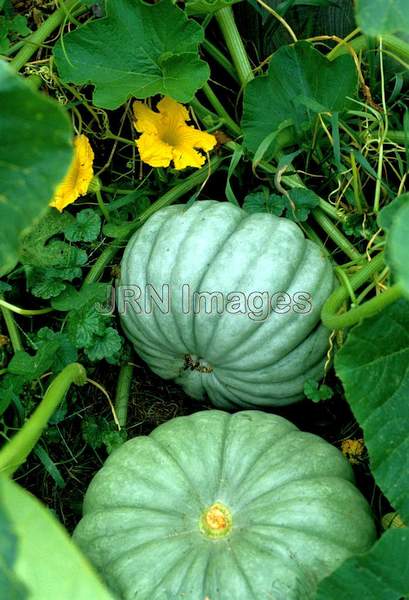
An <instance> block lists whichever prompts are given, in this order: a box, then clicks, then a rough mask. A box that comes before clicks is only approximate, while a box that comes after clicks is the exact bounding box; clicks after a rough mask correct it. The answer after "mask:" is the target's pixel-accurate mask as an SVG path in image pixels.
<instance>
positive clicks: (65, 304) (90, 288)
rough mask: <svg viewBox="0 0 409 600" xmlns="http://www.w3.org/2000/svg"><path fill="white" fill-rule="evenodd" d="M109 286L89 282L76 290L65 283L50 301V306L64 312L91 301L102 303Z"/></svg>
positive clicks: (105, 298) (106, 296)
mask: <svg viewBox="0 0 409 600" xmlns="http://www.w3.org/2000/svg"><path fill="white" fill-rule="evenodd" d="M110 288H111V286H110V285H109V284H107V283H89V284H85V285H83V287H82V288H81V289H80V290H76V289H75V288H74V286H72V285H69V284H67V285H66V288H65V290H64V291H63V292H62V293H61V294H60V295H59V296H58V297H57V298H54V299H53V300H52V301H51V306H52V307H53V308H54V309H55V310H61V311H63V312H65V311H69V310H75V309H79V308H81V307H82V306H84V305H85V304H89V303H90V302H91V301H92V302H94V303H97V302H99V303H102V302H105V301H106V300H107V298H108V291H109V289H110Z"/></svg>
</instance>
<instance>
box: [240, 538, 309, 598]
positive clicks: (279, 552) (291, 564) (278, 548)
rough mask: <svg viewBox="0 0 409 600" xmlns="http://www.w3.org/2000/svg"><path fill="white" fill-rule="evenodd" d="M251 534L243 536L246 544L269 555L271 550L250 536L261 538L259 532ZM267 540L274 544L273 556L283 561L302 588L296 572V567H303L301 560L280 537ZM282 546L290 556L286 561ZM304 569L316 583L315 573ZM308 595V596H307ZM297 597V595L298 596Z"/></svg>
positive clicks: (303, 585)
mask: <svg viewBox="0 0 409 600" xmlns="http://www.w3.org/2000/svg"><path fill="white" fill-rule="evenodd" d="M250 533H251V534H252V535H250V536H247V535H246V536H245V540H246V544H248V545H250V546H252V547H253V548H255V549H256V550H257V552H259V553H262V554H265V555H271V550H269V549H267V548H266V547H265V546H263V545H262V546H260V545H259V544H257V543H256V541H255V540H254V539H253V537H252V536H254V537H256V538H259V539H260V538H261V537H262V536H259V534H257V533H253V532H250ZM264 537H265V536H264ZM268 539H269V541H273V543H274V546H275V552H276V554H275V556H276V557H277V558H278V559H279V560H280V562H282V563H283V562H284V563H285V566H286V567H287V568H288V569H290V570H291V572H292V573H294V575H295V578H296V580H297V582H298V583H299V584H300V585H302V587H303V588H305V583H306V582H305V581H303V582H302V584H301V581H300V579H299V573H298V572H297V569H303V566H302V564H301V562H300V561H299V560H298V559H297V558H296V557H295V555H294V553H293V551H292V549H291V547H290V546H289V545H288V544H287V543H286V542H285V541H284V540H282V539H281V538H278V539H277V538H274V537H271V536H269V538H268ZM283 548H285V550H286V552H287V554H288V555H289V556H291V560H290V561H287V560H286V559H287V556H286V554H285V553H284V552H283ZM303 571H304V575H305V576H307V575H309V578H310V580H313V582H314V583H313V585H314V586H315V584H316V579H317V578H316V576H315V574H311V573H306V572H305V570H304V569H303ZM273 583H274V582H273ZM273 591H277V590H273ZM308 597H309V596H308ZM298 598H299V596H298ZM256 600H260V599H259V598H256ZM274 600H287V598H284V597H283V596H281V597H280V598H278V597H274ZM301 600H304V599H303V598H302V599H301Z"/></svg>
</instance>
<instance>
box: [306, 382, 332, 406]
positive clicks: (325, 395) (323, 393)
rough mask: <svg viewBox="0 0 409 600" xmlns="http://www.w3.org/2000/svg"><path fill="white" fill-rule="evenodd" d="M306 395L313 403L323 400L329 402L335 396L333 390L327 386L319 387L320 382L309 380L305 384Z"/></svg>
mask: <svg viewBox="0 0 409 600" xmlns="http://www.w3.org/2000/svg"><path fill="white" fill-rule="evenodd" d="M304 394H305V395H306V396H307V398H308V399H309V400H312V401H313V402H321V400H329V399H330V398H332V396H333V395H334V392H333V391H332V389H331V388H330V387H329V386H328V385H325V383H323V384H321V385H319V383H318V381H315V380H314V379H308V380H307V381H306V382H305V384H304Z"/></svg>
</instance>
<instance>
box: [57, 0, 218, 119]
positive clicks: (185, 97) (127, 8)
mask: <svg viewBox="0 0 409 600" xmlns="http://www.w3.org/2000/svg"><path fill="white" fill-rule="evenodd" d="M107 12H108V14H107V16H106V17H104V18H103V19H98V20H96V21H93V22H91V23H87V24H86V25H84V26H83V27H80V28H79V29H77V30H76V31H73V32H72V33H69V34H67V35H66V36H64V39H63V43H59V44H57V45H56V47H55V49H54V56H55V59H56V62H57V67H58V70H59V73H60V77H61V78H62V79H63V81H66V82H68V81H70V82H74V83H77V84H86V83H92V84H93V85H94V86H95V91H94V104H95V105H96V106H102V107H104V108H109V109H114V108H117V107H118V106H120V105H121V104H123V103H124V102H125V101H126V100H127V99H128V98H130V97H133V96H134V97H136V98H148V97H149V96H153V95H155V94H164V95H165V96H171V97H172V98H174V99H175V100H178V101H179V102H188V101H189V100H191V99H192V98H193V96H194V94H195V92H196V91H197V90H198V89H199V88H200V87H202V85H203V84H204V83H205V82H206V81H207V79H208V77H209V67H208V65H207V63H205V62H203V61H202V60H200V59H199V57H198V44H199V43H200V42H201V41H202V40H203V29H202V27H201V26H200V25H199V24H198V23H196V22H195V21H192V20H189V19H188V18H187V17H186V15H185V14H184V12H183V11H182V10H180V9H179V8H177V7H176V6H174V5H173V4H172V2H171V0H161V1H160V2H158V3H157V4H146V3H145V2H143V1H142V0H111V1H108V2H107Z"/></svg>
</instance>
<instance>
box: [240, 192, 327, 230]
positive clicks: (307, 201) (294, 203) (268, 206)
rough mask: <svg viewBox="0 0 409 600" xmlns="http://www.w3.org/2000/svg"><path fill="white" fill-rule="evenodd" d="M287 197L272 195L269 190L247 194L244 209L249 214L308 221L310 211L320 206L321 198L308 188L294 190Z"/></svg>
mask: <svg viewBox="0 0 409 600" xmlns="http://www.w3.org/2000/svg"><path fill="white" fill-rule="evenodd" d="M288 196H289V197H288V198H287V197H286V196H279V195H278V194H270V193H269V190H268V188H266V187H265V186H262V188H261V190H259V191H256V192H251V193H250V194H247V196H246V197H245V199H244V202H243V208H244V210H245V211H246V212H248V213H255V212H267V213H271V214H273V215H277V216H278V217H280V216H281V215H283V213H285V216H286V217H287V218H288V219H291V220H292V221H296V222H300V221H306V220H307V218H308V215H309V213H310V211H311V210H312V209H313V208H315V207H316V206H318V204H319V201H320V199H319V196H317V195H316V194H315V193H314V192H312V191H311V190H308V189H307V188H294V189H293V190H290V191H289V193H288Z"/></svg>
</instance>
